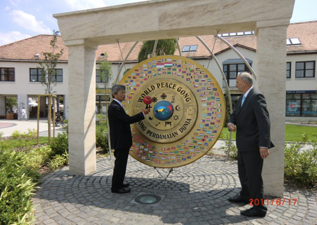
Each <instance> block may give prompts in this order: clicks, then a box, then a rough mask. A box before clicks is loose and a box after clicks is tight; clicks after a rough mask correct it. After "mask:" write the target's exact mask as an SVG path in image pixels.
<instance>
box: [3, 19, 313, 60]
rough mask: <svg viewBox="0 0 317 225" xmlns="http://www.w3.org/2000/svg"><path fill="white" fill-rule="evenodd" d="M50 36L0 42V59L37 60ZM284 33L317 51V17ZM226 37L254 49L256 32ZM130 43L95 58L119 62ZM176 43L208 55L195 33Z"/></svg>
mask: <svg viewBox="0 0 317 225" xmlns="http://www.w3.org/2000/svg"><path fill="white" fill-rule="evenodd" d="M52 37H53V36H52V35H37V36H34V37H31V38H27V39H23V40H21V41H17V42H13V43H10V44H6V45H3V46H0V60H36V59H37V58H36V57H35V55H36V54H41V53H42V52H50V51H51V50H52V49H51V46H50V41H51V40H52ZM287 37H288V38H293V37H298V38H299V39H300V41H301V43H302V44H301V45H294V46H287V52H289V53H290V52H299V53H301V52H310V51H317V21H310V22H302V23H293V24H290V25H289V27H288V29H287ZM201 39H202V40H204V42H205V43H206V44H207V46H209V48H210V49H211V50H212V51H213V53H214V54H216V55H217V54H219V53H221V52H224V51H226V50H228V49H229V47H228V46H227V45H226V44H225V43H223V42H222V41H221V40H220V39H218V38H215V37H214V36H212V35H205V36H201ZM226 40H228V41H229V42H230V43H231V44H232V45H234V46H239V47H242V48H246V49H249V50H251V51H256V36H253V35H250V36H233V37H226ZM133 45H134V43H133V42H129V43H115V44H110V45H100V46H99V47H98V50H97V51H96V58H97V60H103V59H104V58H103V57H100V55H101V53H107V55H108V58H107V60H108V61H110V62H121V61H122V60H123V59H124V58H125V57H126V54H127V53H128V52H129V50H130V48H131V47H132V46H133ZM179 45H180V48H181V50H182V48H183V46H184V45H198V47H197V51H196V52H186V53H182V56H184V57H190V58H195V57H198V58H201V57H202V58H204V57H208V56H210V53H209V52H208V50H207V49H206V48H205V47H204V46H203V44H202V43H201V42H200V41H199V40H198V39H197V38H196V37H180V38H179ZM57 46H58V47H59V48H58V49H57V51H60V49H61V48H63V49H64V54H63V55H62V57H61V58H60V60H67V57H68V48H67V47H66V46H64V42H63V40H62V38H61V36H58V41H57ZM141 46H142V42H139V43H138V44H137V45H136V47H135V48H134V49H133V51H132V52H131V54H130V56H129V57H128V59H127V61H137V58H138V53H139V51H140V48H141ZM175 55H179V52H178V50H176V52H175ZM42 56H43V55H42V54H41V57H42Z"/></svg>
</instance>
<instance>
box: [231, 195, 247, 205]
mask: <svg viewBox="0 0 317 225" xmlns="http://www.w3.org/2000/svg"><path fill="white" fill-rule="evenodd" d="M228 200H229V202H236V203H238V202H243V203H250V201H249V200H248V199H247V198H244V197H242V196H241V195H236V196H234V197H231V198H229V199H228Z"/></svg>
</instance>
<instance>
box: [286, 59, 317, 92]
mask: <svg viewBox="0 0 317 225" xmlns="http://www.w3.org/2000/svg"><path fill="white" fill-rule="evenodd" d="M286 60H287V61H286V62H291V78H287V79H286V90H287V91H303V90H317V75H316V72H317V68H316V66H317V62H316V61H317V54H314V55H313V54H305V55H289V56H287V59H286ZM300 61H315V77H314V78H295V67H296V62H300Z"/></svg>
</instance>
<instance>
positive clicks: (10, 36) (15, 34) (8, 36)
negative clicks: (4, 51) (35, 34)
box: [0, 31, 31, 45]
mask: <svg viewBox="0 0 317 225" xmlns="http://www.w3.org/2000/svg"><path fill="white" fill-rule="evenodd" d="M29 37H31V36H30V35H28V34H21V32H19V31H11V32H8V33H2V32H0V45H5V44H8V43H12V42H15V41H18V40H22V39H25V38H29Z"/></svg>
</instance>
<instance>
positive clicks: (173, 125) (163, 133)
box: [133, 78, 198, 143]
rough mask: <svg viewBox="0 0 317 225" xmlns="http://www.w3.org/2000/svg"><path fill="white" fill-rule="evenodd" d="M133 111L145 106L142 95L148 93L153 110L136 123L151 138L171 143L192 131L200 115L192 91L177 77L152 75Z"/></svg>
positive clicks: (150, 106) (150, 107) (149, 106)
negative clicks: (167, 77) (158, 77)
mask: <svg viewBox="0 0 317 225" xmlns="http://www.w3.org/2000/svg"><path fill="white" fill-rule="evenodd" d="M138 95H139V96H141V97H139V99H138V101H135V102H134V107H133V108H134V112H135V113H137V112H139V111H140V110H141V109H142V108H144V103H143V98H144V97H145V96H149V97H151V98H152V103H151V104H150V105H148V106H147V107H148V108H149V109H150V113H149V114H148V115H147V116H146V118H145V119H144V120H142V121H140V122H139V123H138V124H137V127H138V130H139V131H140V132H141V133H142V134H143V135H144V136H145V137H147V138H148V139H150V140H152V141H155V142H158V143H169V142H174V141H177V140H179V139H182V138H183V137H184V136H186V135H187V134H188V132H190V131H191V129H192V127H193V126H194V124H195V122H196V119H197V108H198V107H197V101H196V98H195V96H194V94H193V93H192V91H191V90H190V89H189V88H188V87H187V86H186V85H185V84H183V83H181V82H179V81H178V80H175V79H172V78H171V79H153V81H152V82H149V83H148V84H147V85H146V86H145V87H144V89H142V90H141V91H140V93H138Z"/></svg>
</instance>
